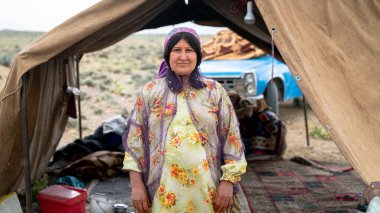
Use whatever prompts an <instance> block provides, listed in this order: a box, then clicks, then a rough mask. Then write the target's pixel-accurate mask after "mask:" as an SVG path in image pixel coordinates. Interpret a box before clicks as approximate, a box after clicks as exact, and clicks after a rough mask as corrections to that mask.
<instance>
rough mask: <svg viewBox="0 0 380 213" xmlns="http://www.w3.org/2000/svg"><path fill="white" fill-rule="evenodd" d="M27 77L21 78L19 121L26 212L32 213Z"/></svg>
mask: <svg viewBox="0 0 380 213" xmlns="http://www.w3.org/2000/svg"><path fill="white" fill-rule="evenodd" d="M26 89H27V76H26V74H24V75H23V76H22V95H21V119H22V142H23V143H22V144H23V156H24V157H23V163H24V180H25V196H26V198H25V199H26V212H27V213H32V212H33V205H32V204H33V198H32V184H31V182H32V181H31V178H30V160H29V136H28V110H27V104H28V103H27V96H26Z"/></svg>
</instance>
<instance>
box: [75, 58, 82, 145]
mask: <svg viewBox="0 0 380 213" xmlns="http://www.w3.org/2000/svg"><path fill="white" fill-rule="evenodd" d="M81 59H82V55H80V54H76V55H75V62H76V73H77V88H78V90H80V77H79V62H80V60H81ZM78 123H79V138H80V139H82V137H83V136H82V110H81V104H80V95H78Z"/></svg>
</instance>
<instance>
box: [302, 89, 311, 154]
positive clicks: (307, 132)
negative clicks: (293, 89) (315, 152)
mask: <svg viewBox="0 0 380 213" xmlns="http://www.w3.org/2000/svg"><path fill="white" fill-rule="evenodd" d="M302 99H303V114H304V117H305V128H306V147H310V140H309V127H308V125H307V110H306V98H305V96H304V95H302Z"/></svg>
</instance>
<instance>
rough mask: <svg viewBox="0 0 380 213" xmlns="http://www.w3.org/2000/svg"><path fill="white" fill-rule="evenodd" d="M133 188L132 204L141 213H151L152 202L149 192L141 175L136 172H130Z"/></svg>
mask: <svg viewBox="0 0 380 213" xmlns="http://www.w3.org/2000/svg"><path fill="white" fill-rule="evenodd" d="M129 176H130V178H131V187H132V204H133V207H134V208H135V209H136V210H137V212H140V213H149V212H150V210H149V207H150V201H149V196H148V192H147V191H146V188H145V185H144V183H143V182H142V179H141V174H140V173H139V172H135V171H129Z"/></svg>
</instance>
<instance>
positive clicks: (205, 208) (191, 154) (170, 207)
mask: <svg viewBox="0 0 380 213" xmlns="http://www.w3.org/2000/svg"><path fill="white" fill-rule="evenodd" d="M177 101H178V102H177V103H178V108H177V114H176V116H175V117H174V120H173V121H172V123H171V124H170V126H169V131H168V134H169V135H168V137H167V139H166V144H165V150H166V153H165V162H164V165H163V170H162V176H161V181H160V185H159V188H158V190H157V191H156V196H155V197H154V201H153V207H152V211H153V212H200V211H201V209H202V212H214V211H213V207H212V199H213V197H214V195H215V188H216V187H215V184H214V183H213V181H212V179H211V173H210V170H209V167H208V161H207V160H206V152H205V150H204V148H203V144H202V140H201V138H200V135H199V133H198V132H197V130H196V128H195V126H194V124H193V123H192V121H191V118H190V114H189V112H188V111H187V106H186V102H185V99H184V95H183V93H181V94H179V95H178V100H177Z"/></svg>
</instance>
